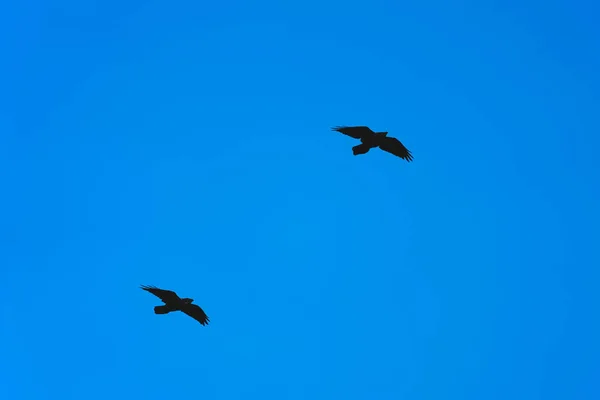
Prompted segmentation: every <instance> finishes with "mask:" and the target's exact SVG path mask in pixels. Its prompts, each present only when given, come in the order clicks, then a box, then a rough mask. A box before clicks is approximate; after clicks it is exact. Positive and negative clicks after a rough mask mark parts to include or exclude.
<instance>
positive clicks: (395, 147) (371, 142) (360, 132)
mask: <svg viewBox="0 0 600 400" xmlns="http://www.w3.org/2000/svg"><path fill="white" fill-rule="evenodd" d="M331 130H332V131H337V132H340V133H343V134H344V135H347V136H350V137H352V138H354V139H360V142H361V144H359V145H358V146H354V147H353V148H352V153H354V155H355V156H357V155H359V154H366V153H368V152H369V150H371V149H374V148H376V147H379V148H380V149H381V150H383V151H387V152H388V153H391V154H393V155H395V156H398V157H400V158H402V159H404V160H406V161H408V162H410V161H412V160H413V156H412V154H411V152H410V151H409V150H408V149H407V148H406V147H404V145H403V144H402V142H400V141H399V140H398V139H396V138H393V137H389V136H388V135H387V134H388V133H387V132H373V131H372V130H371V129H369V127H367V126H336V127H334V128H331Z"/></svg>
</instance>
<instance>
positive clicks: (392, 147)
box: [379, 137, 413, 162]
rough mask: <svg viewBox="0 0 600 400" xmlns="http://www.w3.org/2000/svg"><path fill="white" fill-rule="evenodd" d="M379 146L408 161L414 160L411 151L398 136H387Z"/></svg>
mask: <svg viewBox="0 0 600 400" xmlns="http://www.w3.org/2000/svg"><path fill="white" fill-rule="evenodd" d="M379 148H380V149H381V150H383V151H387V152H388V153H391V154H393V155H395V156H398V157H400V158H402V159H404V160H406V161H408V162H411V161H412V160H413V156H412V154H411V152H410V151H409V150H408V149H407V148H406V147H404V145H403V144H402V142H400V141H399V140H398V139H396V138H392V137H386V138H385V139H383V141H382V143H381V144H380V145H379Z"/></svg>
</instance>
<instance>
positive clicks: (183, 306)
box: [141, 285, 210, 325]
mask: <svg viewBox="0 0 600 400" xmlns="http://www.w3.org/2000/svg"><path fill="white" fill-rule="evenodd" d="M141 288H142V289H144V290H146V291H148V292H150V293H152V294H153V295H155V296H156V297H158V298H159V299H161V300H162V301H163V303H165V305H164V306H156V307H154V313H155V314H168V313H170V312H171V311H182V312H183V313H185V314H187V315H189V316H190V317H192V318H194V319H195V320H196V321H198V322H200V323H201V324H202V325H208V322H209V321H210V320H209V319H208V316H207V315H206V313H205V312H204V310H202V309H201V308H200V306H197V305H196V304H192V302H193V301H194V299H189V298H187V297H185V298H183V299H182V298H180V297H179V296H177V294H176V293H175V292H173V291H172V290H163V289H159V288H157V287H154V286H144V285H142V286H141Z"/></svg>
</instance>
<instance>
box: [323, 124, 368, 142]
mask: <svg viewBox="0 0 600 400" xmlns="http://www.w3.org/2000/svg"><path fill="white" fill-rule="evenodd" d="M331 130H332V131H336V132H340V133H343V134H344V135H348V136H350V137H353V138H354V139H362V138H365V137H368V136H371V135H373V134H374V133H375V132H373V131H372V130H371V129H369V127H367V126H336V127H334V128H331Z"/></svg>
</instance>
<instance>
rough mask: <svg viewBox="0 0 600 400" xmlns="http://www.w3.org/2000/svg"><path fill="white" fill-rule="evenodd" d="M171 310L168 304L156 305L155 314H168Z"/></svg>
mask: <svg viewBox="0 0 600 400" xmlns="http://www.w3.org/2000/svg"><path fill="white" fill-rule="evenodd" d="M169 312H171V310H169V307H167V306H156V307H154V314H168V313H169Z"/></svg>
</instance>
